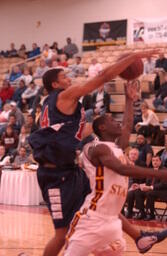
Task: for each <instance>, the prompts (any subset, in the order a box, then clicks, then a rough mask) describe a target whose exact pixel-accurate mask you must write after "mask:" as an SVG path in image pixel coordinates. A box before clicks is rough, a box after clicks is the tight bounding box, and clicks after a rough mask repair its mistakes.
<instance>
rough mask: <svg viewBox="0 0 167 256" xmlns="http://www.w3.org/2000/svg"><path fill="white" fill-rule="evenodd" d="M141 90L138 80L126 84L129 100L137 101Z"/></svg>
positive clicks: (126, 93)
mask: <svg viewBox="0 0 167 256" xmlns="http://www.w3.org/2000/svg"><path fill="white" fill-rule="evenodd" d="M139 90H140V82H139V81H138V80H133V81H129V82H128V83H127V84H125V95H126V97H128V98H129V99H131V100H133V101H135V100H136V97H137V96H138V93H139Z"/></svg>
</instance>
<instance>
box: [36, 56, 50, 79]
mask: <svg viewBox="0 0 167 256" xmlns="http://www.w3.org/2000/svg"><path fill="white" fill-rule="evenodd" d="M48 69H49V67H48V66H47V65H46V62H45V60H42V59H41V60H40V65H39V67H37V69H36V71H35V73H34V75H33V77H34V79H36V78H42V77H43V75H44V73H45V72H46V71H48Z"/></svg>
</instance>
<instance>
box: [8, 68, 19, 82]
mask: <svg viewBox="0 0 167 256" xmlns="http://www.w3.org/2000/svg"><path fill="white" fill-rule="evenodd" d="M21 76H22V72H21V70H20V68H19V67H18V66H14V67H13V69H12V72H11V74H10V77H9V81H10V82H11V83H17V82H18V81H19V80H20V77H21Z"/></svg>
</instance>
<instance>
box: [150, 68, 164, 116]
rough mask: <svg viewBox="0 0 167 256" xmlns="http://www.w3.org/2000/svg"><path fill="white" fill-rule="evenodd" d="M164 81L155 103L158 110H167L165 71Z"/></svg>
mask: <svg viewBox="0 0 167 256" xmlns="http://www.w3.org/2000/svg"><path fill="white" fill-rule="evenodd" d="M163 76H164V82H163V83H162V84H161V86H160V88H159V90H158V91H157V92H156V95H155V99H154V101H153V104H154V106H155V108H156V109H157V110H160V111H167V73H166V72H165V73H163Z"/></svg>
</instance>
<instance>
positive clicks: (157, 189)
mask: <svg viewBox="0 0 167 256" xmlns="http://www.w3.org/2000/svg"><path fill="white" fill-rule="evenodd" d="M152 166H153V169H154V171H155V172H157V171H159V169H161V159H160V157H159V156H157V155H156V156H153V158H152ZM166 195H167V183H166V182H163V181H160V180H158V179H147V180H146V183H144V184H141V185H140V190H138V191H137V193H136V194H135V196H136V197H135V199H136V206H137V208H138V209H139V210H140V213H141V215H140V219H143V218H145V220H146V221H149V220H154V219H155V209H154V202H155V201H156V200H157V199H161V200H165V201H166ZM145 200H146V206H145V205H144V202H145ZM145 208H146V210H147V212H148V211H149V216H146V210H145Z"/></svg>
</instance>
